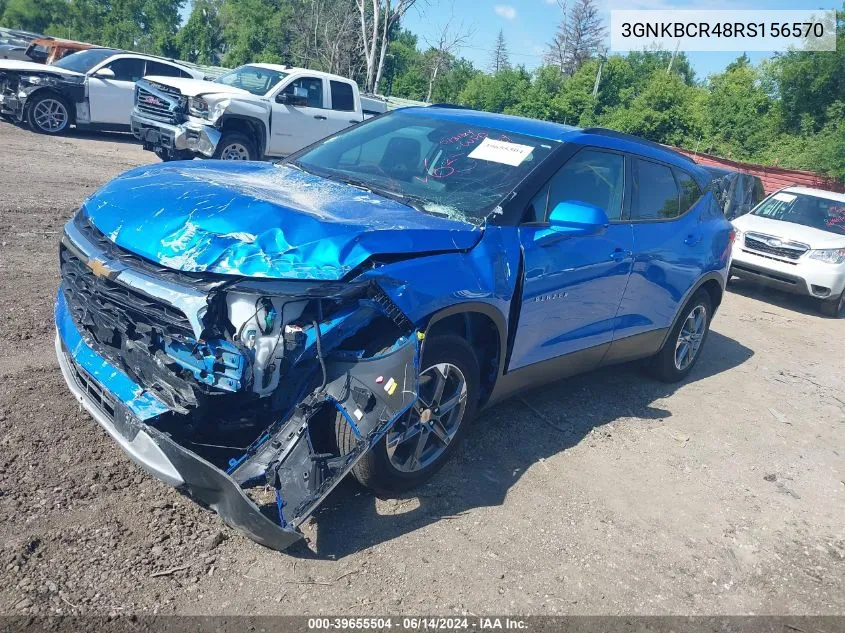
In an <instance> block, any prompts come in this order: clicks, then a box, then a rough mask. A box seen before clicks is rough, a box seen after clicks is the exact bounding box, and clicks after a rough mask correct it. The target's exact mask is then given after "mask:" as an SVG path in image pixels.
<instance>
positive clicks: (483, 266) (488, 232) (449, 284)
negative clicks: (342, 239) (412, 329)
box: [360, 226, 520, 332]
mask: <svg viewBox="0 0 845 633" xmlns="http://www.w3.org/2000/svg"><path fill="white" fill-rule="evenodd" d="M519 253H520V245H519V241H518V238H517V236H516V235H515V234H514V233H513V232H512V231H508V230H507V229H503V228H502V227H498V226H487V227H486V228H485V229H484V235H483V236H482V238H481V240H479V242H478V244H477V245H476V246H475V247H474V248H473V249H472V250H470V251H468V252H453V253H440V254H435V255H430V256H427V257H418V258H416V259H411V260H407V261H398V262H393V263H389V264H385V265H383V266H380V267H378V268H374V269H372V270H368V271H366V272H364V273H363V274H362V275H361V277H360V279H361V280H369V279H372V280H374V281H376V282H377V283H378V285H379V287H380V288H381V289H382V290H383V291H384V293H385V294H386V295H387V296H388V297H389V298H390V300H391V301H392V303H393V304H394V305H395V306H396V309H398V310H399V311H400V312H401V313H402V314H404V315H407V317H408V318H409V319H410V320H411V321H412V322H414V323H416V324H417V325H418V326H420V325H422V324H424V322H425V320H426V319H427V317H428V316H429V315H432V314H436V313H437V312H439V311H441V310H443V309H445V308H448V307H454V306H459V305H461V304H478V303H481V304H486V305H487V306H489V307H490V308H491V309H492V310H493V311H495V313H496V314H498V315H499V316H498V318H497V321H500V323H499V324H500V325H501V326H502V327H503V331H505V332H506V331H507V329H508V326H509V307H510V304H511V299H512V298H513V295H514V290H515V288H516V284H517V280H518V277H519ZM432 270H448V271H449V274H448V275H432V274H431V272H430V271H432Z"/></svg>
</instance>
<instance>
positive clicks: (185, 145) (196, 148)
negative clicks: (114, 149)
mask: <svg viewBox="0 0 845 633" xmlns="http://www.w3.org/2000/svg"><path fill="white" fill-rule="evenodd" d="M130 125H131V129H132V134H133V135H134V136H135V138H137V139H138V140H140V141H141V142H142V143H143V144H144V149H148V150H151V151H156V150H160V151H165V152H182V151H190V152H194V153H196V154H201V155H203V156H205V157H206V158H211V157H212V156H214V152H215V150H216V149H217V144H218V143H219V142H220V137H221V136H222V135H221V132H220V130H218V129H217V128H215V127H214V126H212V125H203V124H194V123H190V122H189V123H182V124H179V125H173V124H170V123H164V122H162V121H157V120H155V119H151V118H149V117H144V116H140V115H138V114H137V113H133V114H132V116H131V117H130Z"/></svg>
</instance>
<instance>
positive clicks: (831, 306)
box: [819, 291, 845, 319]
mask: <svg viewBox="0 0 845 633" xmlns="http://www.w3.org/2000/svg"><path fill="white" fill-rule="evenodd" d="M819 309H820V310H821V313H822V314H823V315H825V316H826V317H829V318H831V319H840V318H842V317H845V291H843V292H842V294H841V295H839V298H838V299H828V300H823V301H822V302H821V303H820V304H819Z"/></svg>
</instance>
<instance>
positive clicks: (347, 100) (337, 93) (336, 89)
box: [331, 81, 355, 112]
mask: <svg viewBox="0 0 845 633" xmlns="http://www.w3.org/2000/svg"><path fill="white" fill-rule="evenodd" d="M331 88H332V110H341V111H343V112H353V111H354V110H355V96H354V95H353V94H352V86H350V85H349V84H348V83H345V82H343V81H332V82H331Z"/></svg>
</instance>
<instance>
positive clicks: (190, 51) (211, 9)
mask: <svg viewBox="0 0 845 633" xmlns="http://www.w3.org/2000/svg"><path fill="white" fill-rule="evenodd" d="M219 12H220V8H219V3H218V2H216V1H215V0H194V4H193V7H192V8H191V15H190V17H189V18H188V21H187V22H186V23H185V26H183V27H182V28H181V29H180V30H179V34H178V35H177V36H176V46H177V48H178V49H179V57H180V59H184V60H186V61H189V62H194V63H195V64H209V65H210V64H214V63H215V62H216V61H217V54H218V53H219V52H220V50H221V48H222V47H223V37H222V33H221V28H220V18H219Z"/></svg>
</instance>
